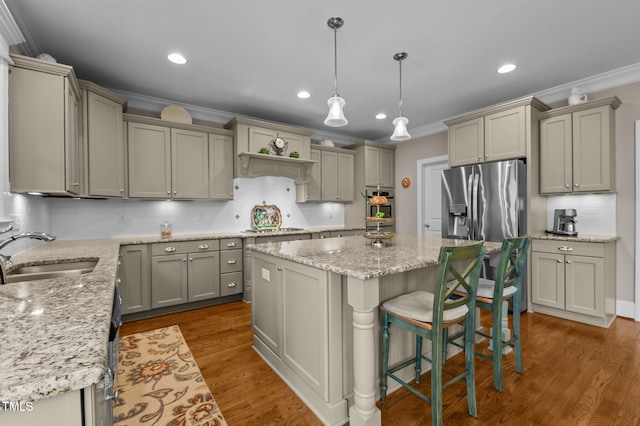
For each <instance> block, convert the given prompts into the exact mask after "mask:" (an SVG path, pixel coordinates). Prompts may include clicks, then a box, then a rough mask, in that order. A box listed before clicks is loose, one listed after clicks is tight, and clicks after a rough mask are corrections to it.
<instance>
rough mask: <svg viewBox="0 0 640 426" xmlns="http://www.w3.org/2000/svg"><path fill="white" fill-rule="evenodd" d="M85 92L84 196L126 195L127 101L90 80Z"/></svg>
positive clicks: (83, 103) (83, 84) (82, 82)
mask: <svg viewBox="0 0 640 426" xmlns="http://www.w3.org/2000/svg"><path fill="white" fill-rule="evenodd" d="M78 83H79V85H80V88H81V89H82V117H83V120H82V121H83V124H84V125H83V138H82V139H83V151H84V165H85V167H84V172H85V175H84V182H85V186H84V189H85V191H83V194H82V195H85V196H89V197H117V198H122V197H124V196H125V184H124V180H125V156H124V132H123V121H122V113H123V109H124V107H125V106H126V102H127V101H126V99H124V98H122V97H120V96H117V95H115V94H113V93H111V92H109V91H108V90H106V89H104V88H102V87H100V86H98V85H96V84H93V83H91V82H89V81H84V80H80V81H79V82H78Z"/></svg>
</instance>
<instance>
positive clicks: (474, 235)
mask: <svg viewBox="0 0 640 426" xmlns="http://www.w3.org/2000/svg"><path fill="white" fill-rule="evenodd" d="M479 183H480V175H479V174H477V173H474V174H473V202H472V203H473V204H472V205H473V211H472V213H471V214H472V216H473V221H472V222H471V224H472V232H471V235H470V239H472V240H477V239H479V238H478V237H479V235H478V234H479V233H480V218H479V217H478V214H479V209H478V203H479V202H480V200H478V195H479V194H478V191H479V188H478V186H479Z"/></svg>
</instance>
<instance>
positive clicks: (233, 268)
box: [220, 250, 244, 274]
mask: <svg viewBox="0 0 640 426" xmlns="http://www.w3.org/2000/svg"><path fill="white" fill-rule="evenodd" d="M243 256H244V255H243V253H242V250H222V251H221V252H220V273H221V274H226V273H227V272H238V271H242V258H243Z"/></svg>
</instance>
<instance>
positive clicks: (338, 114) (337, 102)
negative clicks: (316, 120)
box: [324, 18, 348, 127]
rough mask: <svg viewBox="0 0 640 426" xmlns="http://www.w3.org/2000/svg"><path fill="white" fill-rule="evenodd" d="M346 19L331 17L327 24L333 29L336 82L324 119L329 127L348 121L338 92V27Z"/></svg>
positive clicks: (343, 124) (339, 125) (342, 100)
mask: <svg viewBox="0 0 640 426" xmlns="http://www.w3.org/2000/svg"><path fill="white" fill-rule="evenodd" d="M343 24H344V20H343V19H342V18H329V20H328V21H327V26H328V27H329V28H331V29H332V30H333V47H334V50H333V52H334V64H335V67H334V77H335V79H334V83H335V92H334V94H333V96H332V97H330V98H329V100H328V101H327V105H329V114H328V115H327V118H326V119H325V120H324V124H325V125H327V126H329V127H342V126H346V125H347V123H348V121H347V119H346V118H345V117H344V112H343V108H344V104H345V102H344V99H342V98H341V97H340V95H339V94H338V28H340V27H342V25H343Z"/></svg>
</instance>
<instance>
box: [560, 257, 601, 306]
mask: <svg viewBox="0 0 640 426" xmlns="http://www.w3.org/2000/svg"><path fill="white" fill-rule="evenodd" d="M565 268H566V277H565V280H566V310H567V311H571V312H577V313H580V314H585V315H592V316H595V317H599V318H601V317H603V316H604V303H605V292H604V285H605V282H604V259H603V258H601V257H587V256H566V260H565Z"/></svg>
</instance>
